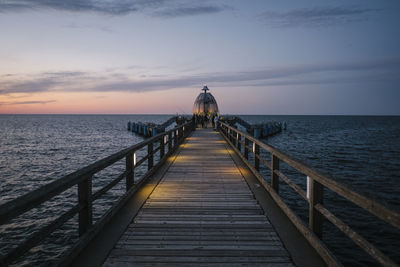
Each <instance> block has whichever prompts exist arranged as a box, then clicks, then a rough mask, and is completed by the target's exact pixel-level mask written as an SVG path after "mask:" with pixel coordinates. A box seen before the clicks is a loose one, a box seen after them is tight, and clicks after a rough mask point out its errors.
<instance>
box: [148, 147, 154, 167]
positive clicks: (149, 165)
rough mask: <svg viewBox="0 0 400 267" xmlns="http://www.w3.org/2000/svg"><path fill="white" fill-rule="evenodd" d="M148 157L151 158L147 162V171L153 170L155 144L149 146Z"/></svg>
mask: <svg viewBox="0 0 400 267" xmlns="http://www.w3.org/2000/svg"><path fill="white" fill-rule="evenodd" d="M147 155H148V157H149V158H148V162H147V170H151V168H153V162H154V155H153V143H149V144H148V145H147Z"/></svg>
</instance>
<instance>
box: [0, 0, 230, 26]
mask: <svg viewBox="0 0 400 267" xmlns="http://www.w3.org/2000/svg"><path fill="white" fill-rule="evenodd" d="M228 8H229V7H228V6H215V5H206V4H204V3H203V4H200V5H199V4H198V2H197V1H192V2H189V1H186V2H179V1H171V0H170V1H167V0H68V1H51V0H2V1H0V12H16V11H27V10H41V9H53V10H61V11H71V12H92V13H100V14H107V15H115V16H118V15H126V14H130V13H135V12H144V13H147V14H150V15H151V16H157V17H163V18H171V17H182V16H193V15H202V14H211V13H218V12H221V11H224V10H226V9H228ZM68 26H69V27H70V28H76V27H75V25H67V27H68ZM90 27H92V26H90ZM96 28H99V27H97V26H96ZM99 29H100V30H104V31H108V30H109V29H108V28H106V27H100V28H99Z"/></svg>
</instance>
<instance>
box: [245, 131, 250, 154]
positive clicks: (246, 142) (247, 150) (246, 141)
mask: <svg viewBox="0 0 400 267" xmlns="http://www.w3.org/2000/svg"><path fill="white" fill-rule="evenodd" d="M249 145H250V142H249V139H247V137H246V136H245V137H244V157H245V158H246V159H247V160H249Z"/></svg>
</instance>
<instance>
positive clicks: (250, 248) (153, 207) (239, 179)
mask: <svg viewBox="0 0 400 267" xmlns="http://www.w3.org/2000/svg"><path fill="white" fill-rule="evenodd" d="M192 127H193V124H192V123H191V122H189V123H186V124H183V125H179V126H177V127H175V128H173V129H171V130H168V131H165V132H164V133H160V134H158V135H156V136H154V137H150V138H148V139H146V140H145V141H143V142H141V143H139V144H136V145H133V146H131V147H128V148H126V149H124V150H122V151H120V152H118V153H116V154H114V155H111V156H109V157H107V158H104V159H102V160H99V161H97V162H95V163H93V164H91V165H89V166H86V167H84V168H82V169H80V170H78V171H76V172H74V173H71V174H70V175H67V176H65V177H63V178H61V179H58V180H56V181H54V182H51V183H49V184H47V185H45V186H43V187H41V188H39V189H37V190H35V191H32V192H30V193H28V194H26V195H24V196H22V197H19V198H17V199H15V200H12V201H10V202H8V203H5V204H3V205H1V206H0V223H1V224H2V225H6V224H7V223H8V222H9V221H10V220H13V219H14V218H17V217H18V216H20V215H21V214H24V213H26V212H27V211H30V210H32V209H34V208H36V207H38V206H39V205H41V204H42V203H44V202H46V201H48V200H50V199H52V198H53V197H54V196H58V195H60V194H61V193H62V192H64V191H65V190H67V189H69V188H76V190H77V199H76V202H75V203H76V204H74V206H73V207H72V208H70V209H69V210H67V211H65V212H64V213H63V214H61V215H60V216H58V217H56V218H53V217H52V218H49V222H48V223H47V224H45V225H43V227H42V228H41V229H40V230H38V231H36V232H35V233H33V234H32V235H31V236H29V237H27V238H26V239H24V240H21V242H20V244H19V245H18V246H16V247H12V248H10V249H9V251H8V252H7V254H4V255H2V256H1V258H0V265H1V266H7V265H10V264H12V263H14V262H15V261H17V260H18V259H20V257H22V256H23V255H24V254H25V253H26V252H27V251H29V250H30V249H32V248H34V247H36V246H37V245H39V244H40V243H41V242H42V241H43V239H44V237H47V236H49V235H50V234H51V233H52V232H54V231H55V230H56V229H58V228H59V227H60V226H62V225H64V224H65V223H66V222H68V221H69V220H71V219H72V218H73V217H74V216H76V215H77V216H78V222H79V224H78V228H77V229H76V231H78V232H79V235H80V238H79V240H78V241H77V242H76V243H75V244H74V245H73V246H72V248H71V249H68V250H67V251H66V252H65V253H64V254H63V255H61V257H60V258H59V260H58V262H57V265H58V266H98V265H102V264H103V265H104V266H119V265H124V266H125V265H135V266H148V265H168V264H170V265H171V266H176V265H189V264H193V263H196V265H200V266H201V265H204V266H221V265H227V266H234V265H243V264H244V265H255V264H257V265H260V266H263V265H267V266H292V265H297V266H326V265H327V266H341V263H340V262H339V261H338V259H337V258H336V257H335V255H333V254H332V253H331V252H330V251H329V249H328V248H327V247H326V245H325V244H324V243H323V235H322V229H323V225H324V221H329V222H331V223H332V224H333V225H335V226H336V227H337V228H338V229H339V230H340V231H342V232H343V233H344V234H345V235H346V236H348V237H349V238H350V239H351V240H352V241H353V242H354V243H355V244H356V245H358V246H359V247H361V248H362V249H363V250H364V251H365V252H366V253H368V254H369V255H370V256H371V257H372V258H373V259H375V260H376V262H377V263H379V264H381V265H384V266H397V264H396V263H395V262H393V261H392V260H391V259H390V258H389V257H387V256H386V255H385V254H383V253H382V252H381V251H380V250H379V248H377V247H376V246H374V245H373V244H372V243H370V242H369V241H368V240H366V239H365V238H364V237H363V236H361V235H360V234H358V233H357V232H356V231H355V230H353V229H352V228H351V227H349V226H348V225H347V224H346V223H345V222H343V221H342V220H341V219H339V218H338V217H337V216H336V215H335V214H333V213H332V212H331V211H329V210H328V209H327V207H325V206H324V204H323V203H324V201H323V200H324V190H331V191H333V192H335V193H336V194H338V195H339V196H341V197H343V198H345V199H347V200H349V201H350V202H352V203H353V204H355V205H357V206H359V207H361V208H363V209H364V210H366V211H368V212H369V213H370V214H372V215H374V216H376V217H377V218H380V219H381V220H382V221H384V222H386V223H388V224H390V225H392V226H394V227H395V228H397V229H400V215H399V214H398V213H396V212H394V211H391V210H389V209H388V208H386V207H385V206H382V205H381V204H379V203H376V202H374V201H373V200H371V199H369V198H367V197H365V196H363V195H361V194H359V193H357V192H354V191H352V190H351V189H349V188H347V187H346V186H344V185H342V184H340V183H339V182H337V181H336V180H335V179H333V178H331V177H329V176H327V175H324V174H321V173H319V172H317V171H315V170H314V169H312V168H311V167H309V166H307V165H306V164H304V163H302V162H300V161H299V160H297V159H294V158H292V157H290V156H288V155H286V154H285V153H284V152H282V151H279V150H278V149H276V148H274V147H272V146H270V145H267V144H265V143H263V142H261V141H260V140H258V139H256V138H254V137H252V136H251V135H249V134H247V133H245V132H242V131H240V130H238V129H236V128H234V127H231V126H230V125H228V124H225V123H221V124H220V127H219V130H218V131H213V130H211V129H196V130H195V129H193V128H192ZM141 149H142V150H143V149H145V151H147V153H145V155H142V156H141V157H139V156H138V154H137V152H138V151H139V150H141ZM261 151H264V152H265V153H261ZM265 155H269V156H267V157H266V156H265ZM121 161H123V162H124V165H125V169H124V171H123V172H122V173H120V174H119V175H117V176H116V177H109V182H108V183H107V184H106V185H104V187H103V188H101V189H98V190H97V191H95V192H93V188H92V181H93V179H95V174H96V173H98V172H100V171H102V170H104V169H105V168H107V167H109V166H112V165H113V164H115V163H117V162H121ZM280 162H283V163H285V164H288V165H289V166H291V167H292V168H294V169H296V170H297V171H299V172H300V173H302V174H304V178H305V179H307V180H308V187H307V190H304V189H302V188H301V187H300V186H299V185H297V184H296V183H294V182H293V181H292V180H291V179H290V178H289V177H287V176H286V175H285V174H284V173H282V172H281V171H280V168H279V165H280ZM142 164H145V165H146V169H147V172H146V173H145V174H144V175H143V176H142V177H136V176H137V173H136V170H137V168H138V167H139V166H141V165H142ZM261 164H262V165H264V166H265V167H267V168H268V169H269V170H270V174H271V175H270V177H265V176H263V175H262V174H261V173H260V166H261ZM282 182H283V183H286V184H288V185H289V186H290V187H291V188H292V189H293V190H294V192H295V193H297V194H299V195H300V196H301V197H303V198H304V199H305V201H306V203H307V204H308V205H307V206H308V209H309V221H307V222H305V221H303V220H302V219H300V218H299V217H298V216H297V215H296V214H295V213H294V212H293V211H292V210H291V209H290V208H289V207H288V206H287V205H286V204H285V203H284V202H283V200H282V199H281V196H280V195H279V186H280V183H282ZM120 183H122V184H124V187H125V193H123V194H121V196H120V198H119V200H118V201H116V202H115V203H114V204H113V205H112V207H111V208H109V209H108V210H107V211H106V212H105V213H104V214H103V216H102V217H101V218H100V219H98V220H96V221H95V222H94V220H93V203H95V201H96V200H97V199H98V198H99V197H101V196H102V195H103V194H104V193H106V192H107V191H109V190H110V189H111V188H113V187H114V186H115V185H117V184H120Z"/></svg>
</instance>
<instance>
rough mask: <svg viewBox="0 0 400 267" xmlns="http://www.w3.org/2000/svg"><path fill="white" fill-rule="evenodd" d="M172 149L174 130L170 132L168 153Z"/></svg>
mask: <svg viewBox="0 0 400 267" xmlns="http://www.w3.org/2000/svg"><path fill="white" fill-rule="evenodd" d="M171 150H172V132H169V133H168V153H171Z"/></svg>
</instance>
